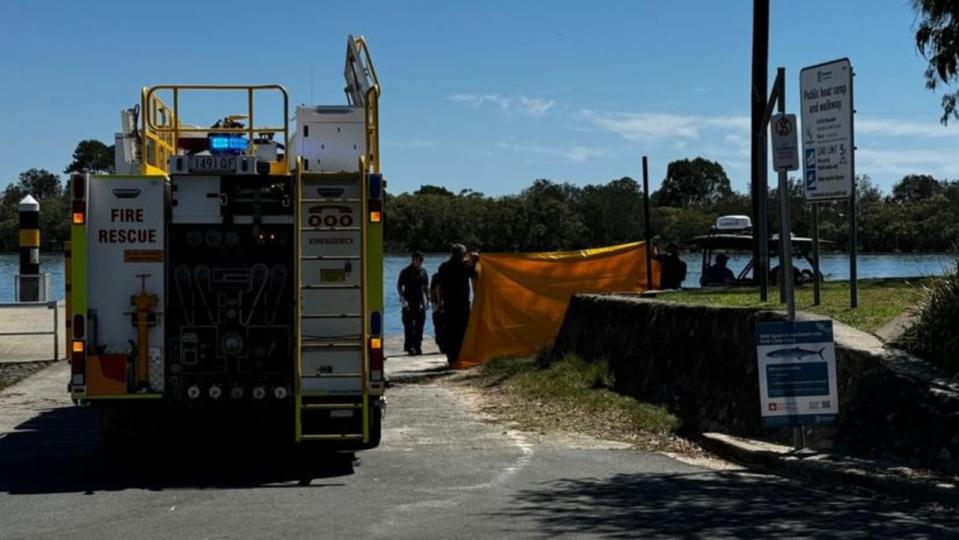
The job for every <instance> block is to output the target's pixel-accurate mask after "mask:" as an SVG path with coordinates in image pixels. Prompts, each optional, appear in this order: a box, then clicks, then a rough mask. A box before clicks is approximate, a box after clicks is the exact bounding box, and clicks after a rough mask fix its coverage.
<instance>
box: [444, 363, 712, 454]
mask: <svg viewBox="0 0 959 540" xmlns="http://www.w3.org/2000/svg"><path fill="white" fill-rule="evenodd" d="M480 369H481V368H473V369H470V370H466V371H462V372H459V373H457V374H455V375H451V376H447V377H443V378H441V379H434V382H436V383H439V384H443V385H449V386H454V387H456V390H457V392H458V393H460V394H461V395H463V396H464V397H465V398H466V400H467V401H468V402H469V403H471V405H472V406H473V408H475V409H476V410H477V411H478V412H479V413H480V414H481V416H483V417H484V418H486V419H487V420H489V421H492V422H496V423H501V424H505V425H507V426H509V427H510V428H512V429H516V430H519V431H523V432H528V433H532V434H536V435H540V436H542V437H544V438H549V439H553V440H559V441H561V442H564V445H566V444H565V443H568V445H572V446H577V447H579V446H583V447H595V448H600V447H602V448H635V449H640V450H646V451H653V452H662V453H666V454H668V455H671V456H674V457H677V458H680V457H681V458H683V460H685V461H688V460H693V461H696V462H700V463H701V464H704V463H707V462H709V461H711V460H713V456H712V454H710V453H709V452H707V451H706V450H704V449H703V448H701V447H700V446H699V445H697V444H696V443H694V442H692V441H690V440H688V439H684V438H682V437H679V436H677V435H675V434H673V433H662V432H660V433H656V432H646V431H637V430H635V429H632V428H631V427H630V425H631V423H630V421H629V419H628V418H626V417H625V415H623V414H622V413H620V412H618V411H616V410H606V411H603V412H602V413H600V414H596V413H595V411H594V410H586V408H584V407H580V406H577V405H576V404H575V403H571V402H569V401H566V400H558V399H548V398H547V399H530V398H529V397H528V396H527V395H525V394H524V393H523V392H521V391H520V390H519V389H518V388H517V387H516V386H514V385H511V384H510V383H509V381H496V380H493V381H491V380H490V379H489V378H487V377H484V376H482V375H481V373H480ZM712 468H715V467H712Z"/></svg>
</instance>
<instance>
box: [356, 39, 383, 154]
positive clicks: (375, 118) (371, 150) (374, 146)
mask: <svg viewBox="0 0 959 540" xmlns="http://www.w3.org/2000/svg"><path fill="white" fill-rule="evenodd" d="M355 42H356V45H357V47H358V49H359V50H360V52H361V53H362V55H363V59H364V63H365V64H366V67H367V68H369V70H370V77H371V78H372V79H373V85H372V86H370V89H369V90H367V91H366V153H367V159H366V165H367V166H368V167H370V168H371V169H372V172H375V173H378V172H380V132H379V130H380V79H379V77H377V75H376V66H374V65H373V57H372V56H370V49H369V48H368V47H367V46H366V40H365V39H364V38H363V36H360V37H358V38H356V40H355Z"/></svg>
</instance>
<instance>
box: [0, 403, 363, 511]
mask: <svg viewBox="0 0 959 540" xmlns="http://www.w3.org/2000/svg"><path fill="white" fill-rule="evenodd" d="M125 448H126V447H125ZM355 465H357V461H356V457H355V455H354V454H353V453H352V452H335V451H329V450H325V451H320V450H319V449H316V448H293V447H291V446H282V445H277V444H272V445H271V444H265V443H263V442H262V441H260V440H257V438H255V437H253V436H249V437H246V438H242V437H235V438H231V439H222V438H213V437H204V436H203V434H197V433H190V434H189V435H188V436H187V435H186V434H176V433H173V434H170V433H166V432H164V433H162V434H160V433H152V434H150V435H149V437H148V438H145V439H139V440H136V441H134V444H132V445H130V447H129V451H128V453H126V454H124V455H120V456H111V457H110V459H107V457H106V455H105V452H104V448H103V445H102V443H101V437H100V417H99V412H98V411H97V410H95V409H92V408H86V407H62V408H57V409H52V410H49V411H46V412H43V413H41V414H39V415H37V416H35V417H34V418H32V419H30V420H28V421H26V422H24V423H23V424H21V425H19V426H18V427H17V431H14V432H11V433H7V434H5V435H2V436H0V492H5V493H10V494H35V493H71V492H80V493H88V494H93V493H96V492H98V491H119V490H125V489H149V490H156V491H161V490H166V489H186V488H199V489H207V488H208V489H225V488H231V489H243V488H280V487H297V486H298V487H306V486H309V487H334V486H343V485H345V484H344V483H342V482H336V481H333V479H337V478H341V477H344V476H349V475H351V474H353V473H354V466H355Z"/></svg>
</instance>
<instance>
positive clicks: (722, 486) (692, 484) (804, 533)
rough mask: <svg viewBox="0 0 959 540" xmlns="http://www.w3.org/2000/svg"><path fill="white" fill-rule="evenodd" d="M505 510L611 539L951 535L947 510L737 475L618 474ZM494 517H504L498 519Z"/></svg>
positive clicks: (553, 530)
mask: <svg viewBox="0 0 959 540" xmlns="http://www.w3.org/2000/svg"><path fill="white" fill-rule="evenodd" d="M506 513H507V514H508V515H509V516H511V517H518V518H526V519H529V518H530V517H532V518H534V519H536V520H537V521H538V522H539V523H540V526H541V530H542V531H543V532H544V533H547V534H548V535H550V536H552V535H562V534H572V535H575V534H577V533H579V534H584V533H588V534H591V535H603V536H611V537H622V538H625V537H630V538H649V537H730V536H731V537H752V538H769V537H781V536H788V537H810V536H811V537H836V536H842V537H847V536H854V537H862V538H914V537H922V538H927V537H935V538H939V537H956V536H957V535H959V518H957V517H956V516H955V515H954V513H952V512H948V511H941V510H940V511H936V510H934V509H931V508H929V507H919V506H910V505H907V504H903V503H898V502H896V501H890V500H888V499H878V498H875V499H874V498H868V497H862V496H853V495H850V494H844V493H837V492H826V491H819V490H814V489H809V488H805V487H802V486H798V485H796V484H792V483H787V482H785V481H782V480H779V479H770V478H769V477H763V476H757V475H746V474H741V473H714V472H709V473H696V474H617V475H614V476H612V477H609V478H605V479H563V480H557V481H553V482H548V483H544V484H542V485H541V486H540V487H539V488H537V489H533V490H527V491H522V492H520V493H519V494H518V495H517V496H516V500H515V504H514V505H512V508H511V509H510V510H507V511H506ZM499 517H502V515H501V514H500V515H499Z"/></svg>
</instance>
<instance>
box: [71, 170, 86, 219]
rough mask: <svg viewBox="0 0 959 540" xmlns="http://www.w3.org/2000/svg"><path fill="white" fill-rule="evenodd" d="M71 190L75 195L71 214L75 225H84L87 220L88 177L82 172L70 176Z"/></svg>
mask: <svg viewBox="0 0 959 540" xmlns="http://www.w3.org/2000/svg"><path fill="white" fill-rule="evenodd" d="M70 191H71V194H72V195H73V203H72V205H71V215H72V216H73V219H72V221H73V224H74V225H83V224H84V223H86V222H87V201H86V198H87V177H86V176H85V175H82V174H74V175H72V176H70Z"/></svg>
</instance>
